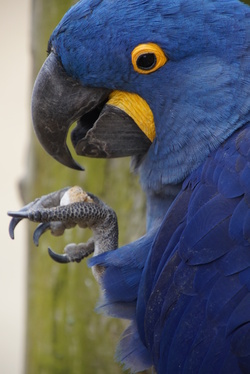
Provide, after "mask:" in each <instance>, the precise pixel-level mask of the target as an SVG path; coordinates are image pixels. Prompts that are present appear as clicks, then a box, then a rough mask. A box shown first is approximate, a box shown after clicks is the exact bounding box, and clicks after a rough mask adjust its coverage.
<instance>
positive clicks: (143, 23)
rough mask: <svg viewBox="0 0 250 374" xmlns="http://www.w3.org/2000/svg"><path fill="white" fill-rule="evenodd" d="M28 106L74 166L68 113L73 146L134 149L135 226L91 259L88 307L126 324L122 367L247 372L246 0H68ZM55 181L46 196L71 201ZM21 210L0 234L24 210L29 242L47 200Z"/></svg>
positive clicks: (47, 141)
mask: <svg viewBox="0 0 250 374" xmlns="http://www.w3.org/2000/svg"><path fill="white" fill-rule="evenodd" d="M32 111H33V123H34V128H35V131H36V134H37V136H38V138H39V140H40V142H41V143H42V145H43V146H44V148H45V149H46V150H47V151H48V152H49V154H50V155H51V156H53V157H54V158H55V159H57V160H58V161H60V162H61V163H63V164H64V165H67V166H69V167H73V168H76V169H80V166H79V165H78V164H77V163H76V162H75V161H74V160H73V159H72V156H71V154H70V152H69V150H68V148H67V145H66V136H67V133H68V130H69V127H70V125H71V124H72V123H73V122H74V121H77V125H76V127H75V129H74V130H73V131H72V133H71V139H72V143H73V146H74V148H75V150H76V152H77V154H79V155H83V156H89V157H121V156H132V165H133V167H134V169H135V170H136V172H138V173H139V176H140V183H141V186H142V189H143V191H144V192H145V194H146V197H147V232H146V234H145V236H143V237H142V238H140V239H138V240H137V241H135V242H133V243H131V244H128V245H126V246H124V247H122V248H118V249H116V250H114V251H111V250H109V249H115V248H111V247H110V248H107V250H106V249H105V251H99V252H98V253H97V254H98V255H97V256H94V257H92V259H91V260H90V265H91V266H93V267H96V268H97V269H99V270H100V269H101V271H100V272H99V278H98V279H99V281H100V283H101V286H102V288H103V289H104V290H105V292H104V296H103V300H102V305H101V306H100V308H101V309H102V310H103V311H105V312H107V313H108V314H110V315H113V316H116V317H120V318H128V319H130V320H131V324H130V326H129V327H128V328H127V330H126V331H125V332H124V334H123V336H122V338H121V341H120V343H119V346H118V357H119V359H120V360H121V362H123V363H124V364H125V367H126V368H130V369H131V370H132V371H133V372H138V371H141V370H144V369H147V368H149V367H151V366H153V367H154V368H155V370H156V372H157V373H161V374H165V373H169V374H172V373H234V374H235V373H250V8H249V7H248V6H247V5H245V4H243V3H241V2H240V1H238V0H203V1H202V0H165V1H162V0H130V1H124V0H116V1H112V0H92V1H91V0H83V1H79V2H78V3H77V4H76V5H74V6H73V7H72V8H71V9H70V10H69V11H68V12H67V13H66V14H65V16H64V17H63V19H62V20H61V22H60V23H59V25H58V26H57V27H56V29H55V30H54V32H53V33H52V35H51V38H50V41H49V47H48V57H47V59H46V61H45V63H44V65H43V67H42V68H41V71H40V73H39V75H38V78H37V81H36V83H35V87H34V91H33V99H32ZM65 191H66V192H67V191H68V190H67V189H66V190H63V191H61V192H59V193H57V195H56V196H57V198H56V200H57V201H58V202H59V203H58V204H59V205H60V202H61V205H64V206H65V204H66V206H70V204H69V201H68V200H67V202H66V203H62V198H63V196H64V193H65ZM81 193H82V192H81ZM51 196H52V195H51ZM53 196H55V195H53ZM88 198H89V199H90V200H89V204H93V202H92V200H93V201H96V202H97V204H99V202H98V201H97V200H95V199H96V198H95V197H94V196H91V195H90V197H88ZM49 199H50V198H49ZM53 199H54V197H53ZM53 199H52V200H53ZM91 199H92V200H91ZM46 201H48V200H46ZM54 201H55V199H54ZM37 204H38V205H37ZM39 204H40V205H39ZM67 204H69V205H67ZM100 204H101V203H100ZM31 206H32V209H33V213H30V208H29V207H28V208H27V207H26V208H25V209H24V210H21V211H20V212H21V213H19V215H18V214H16V215H15V214H14V213H13V212H12V213H10V215H12V216H13V217H14V218H13V220H14V221H12V228H11V230H12V235H13V230H14V226H15V225H16V223H17V222H18V221H19V220H21V218H23V217H27V218H29V219H33V220H36V221H40V222H43V223H42V226H41V228H40V229H38V231H37V232H38V234H36V238H35V240H37V238H38V237H39V236H40V234H41V233H42V232H43V231H44V230H45V229H46V228H48V227H49V228H50V229H51V228H52V226H51V225H50V220H53V217H52V215H50V218H49V219H48V218H47V221H49V222H48V223H47V224H46V223H45V222H46V218H44V215H43V214H40V213H41V212H40V213H39V209H35V208H37V207H38V208H41V207H44V206H45V207H46V204H44V205H43V204H42V203H37V202H35V203H34V204H33V205H32V204H31ZM47 206H49V204H47ZM105 209H106V208H105V206H101V208H100V210H101V211H102V212H103V211H106V210H105ZM27 212H28V213H27ZM60 212H61V213H60V214H61V215H60V214H59V213H53V214H54V216H55V215H56V219H57V220H58V221H60V220H61V221H63V219H65V220H66V221H67V219H68V218H67V217H68V216H67V217H66V218H65V217H64V213H65V211H64V213H62V210H61V211H60ZM65 214H66V213H65ZM74 214H75V213H74ZM77 214H78V213H76V215H77ZM91 214H92V213H91ZM66 215H67V214H66ZM63 217H64V218H63ZM91 217H92V218H93V215H92V216H91ZM92 218H91V219H92ZM113 218H114V215H113ZM89 219H90V218H89ZM114 219H115V218H114ZM54 220H55V219H54ZM91 222H92V226H93V227H94V229H95V227H96V226H95V225H96V222H94V220H92V221H91ZM93 222H94V223H93ZM46 225H47V226H46ZM65 225H66V226H67V224H66V223H65ZM45 226H46V227H45ZM66 226H64V228H65V227H66ZM67 227H70V225H69V226H67ZM107 227H108V223H107V222H106V228H107ZM107 230H108V228H107ZM115 230H116V228H115ZM52 231H53V230H52ZM104 231H105V232H107V231H106V229H105V230H104ZM102 233H103V232H102ZM98 235H99V236H102V234H100V232H99V234H98ZM98 235H97V236H98ZM97 236H96V237H97ZM106 239H107V240H109V237H108V238H106ZM108 243H109V242H108ZM106 244H107V243H106ZM113 245H114V244H113ZM90 247H91V248H90ZM88 248H90V249H89V252H88V251H87V252H88V253H87V252H86V253H87V254H89V253H90V252H92V251H93V248H94V247H93V243H92V244H91V245H90V246H89V247H88ZM85 249H86V248H85ZM100 252H104V253H101V254H99V253H100ZM50 253H51V255H52V257H53V256H54V258H55V259H57V260H59V261H60V259H61V260H62V261H63V259H65V256H66V260H67V261H70V260H73V258H70V254H69V253H70V251H68V252H67V253H66V254H65V255H58V256H56V254H54V253H53V252H50ZM63 256H64V257H63ZM82 257H84V256H83V255H82ZM75 259H76V260H80V255H79V257H78V258H75ZM67 261H65V262H67Z"/></svg>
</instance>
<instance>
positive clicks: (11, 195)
mask: <svg viewBox="0 0 250 374" xmlns="http://www.w3.org/2000/svg"><path fill="white" fill-rule="evenodd" d="M30 16H31V0H8V1H5V0H0V46H1V59H0V71H1V85H0V113H1V114H0V115H1V128H2V136H1V139H2V141H1V146H0V152H1V154H0V165H1V166H0V167H1V172H2V177H1V187H0V190H1V193H0V232H1V245H0V258H1V262H0V295H1V302H0V372H1V373H3V374H20V373H23V367H24V334H25V304H26V263H27V261H26V259H27V250H26V245H25V241H26V235H25V228H24V227H23V230H19V232H18V233H17V240H15V241H12V240H11V239H10V238H9V236H8V224H9V218H8V217H7V214H6V212H7V210H11V209H12V210H15V209H18V208H19V207H21V205H22V202H21V199H20V194H19V189H18V183H19V181H20V179H21V178H22V177H23V175H24V170H25V164H26V157H27V147H28V141H29V135H28V134H29V123H30V113H29V107H30V99H29V96H30V87H31V85H30V78H31V70H30V68H31V53H30V51H31V48H30V38H31V34H30V25H31V22H30Z"/></svg>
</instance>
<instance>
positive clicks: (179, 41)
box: [32, 0, 250, 192]
mask: <svg viewBox="0 0 250 374" xmlns="http://www.w3.org/2000/svg"><path fill="white" fill-rule="evenodd" d="M243 19H244V22H241V20H243ZM246 19H248V23H247V22H246ZM249 22H250V17H249V7H247V6H246V5H244V4H242V3H240V2H239V1H238V0H217V1H214V0H206V1H201V0H166V1H161V0H154V1H152V0H151V1H145V0H131V1H124V0H115V1H113V0H82V1H79V2H78V3H77V4H76V5H74V6H73V7H72V8H71V9H70V10H69V11H68V12H67V13H66V14H65V16H64V17H63V19H62V20H61V22H60V23H59V25H58V26H57V27H56V29H55V30H54V32H53V33H52V35H51V38H50V40H49V46H48V57H47V59H46V61H45V62H44V65H43V66H42V68H41V70H40V72H39V74H38V77H37V79H36V83H35V85H34V90H33V98H32V115H33V123H34V128H35V131H36V134H37V136H38V138H39V140H40V142H41V144H42V145H43V147H44V148H45V150H46V151H47V152H48V153H49V154H50V155H51V156H53V157H54V158H55V159H56V160H58V161H59V162H61V163H62V164H64V165H67V166H69V167H72V168H75V169H80V168H81V167H80V166H79V165H78V164H77V163H76V162H75V161H74V160H73V158H72V156H71V154H70V152H69V149H68V147H67V144H66V138H67V135H68V132H69V128H70V127H71V125H72V124H73V123H74V122H76V123H77V124H76V127H75V128H74V130H73V131H72V132H71V140H72V144H73V146H74V148H75V150H76V153H77V154H78V155H82V156H88V157H102V158H103V157H107V158H110V157H123V156H132V157H133V158H134V160H135V164H136V167H137V169H138V170H139V172H140V176H141V182H142V185H143V187H144V189H145V190H149V189H151V190H152V189H153V190H154V191H156V192H160V191H162V190H163V188H164V186H165V185H169V184H176V183H179V182H181V181H183V179H184V178H185V177H186V176H187V175H188V174H189V173H190V172H191V171H192V170H193V169H194V168H196V167H197V166H198V165H199V164H200V163H201V162H202V161H203V160H204V159H205V158H206V157H207V155H208V154H209V153H210V152H211V151H212V150H213V149H216V148H217V147H218V146H219V144H221V143H222V142H223V140H224V139H226V138H227V137H228V136H230V135H231V134H232V133H233V132H234V131H235V130H236V129H237V128H238V127H240V126H243V125H244V124H245V123H246V121H249V120H250V111H249V107H250V94H249V86H250V85H249V63H248V64H247V59H249V52H250V49H249V48H250V47H249V39H250V38H249V32H250V31H249V30H250V27H246V26H247V25H248V26H249ZM247 82H248V84H247Z"/></svg>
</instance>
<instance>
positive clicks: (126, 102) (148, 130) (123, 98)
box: [107, 91, 155, 142]
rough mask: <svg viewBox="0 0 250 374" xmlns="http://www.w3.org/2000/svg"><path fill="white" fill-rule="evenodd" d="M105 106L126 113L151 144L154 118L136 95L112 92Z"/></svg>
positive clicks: (153, 136) (142, 100) (153, 132)
mask: <svg viewBox="0 0 250 374" xmlns="http://www.w3.org/2000/svg"><path fill="white" fill-rule="evenodd" d="M107 105H112V106H115V107H117V108H119V109H121V110H123V111H124V112H125V113H127V114H128V115H129V116H130V117H131V118H132V119H133V120H134V121H135V123H136V124H137V126H138V127H139V128H140V129H141V130H142V131H143V132H144V134H145V135H146V136H147V137H148V139H149V140H151V142H153V140H154V138H155V123H154V116H153V113H152V111H151V109H150V107H149V106H148V104H147V102H146V101H145V100H144V99H142V98H141V97H140V96H139V95H137V94H133V93H129V92H124V91H113V92H112V93H111V94H110V96H109V100H108V102H107Z"/></svg>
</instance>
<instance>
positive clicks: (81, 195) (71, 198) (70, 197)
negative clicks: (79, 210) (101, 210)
mask: <svg viewBox="0 0 250 374" xmlns="http://www.w3.org/2000/svg"><path fill="white" fill-rule="evenodd" d="M80 201H83V202H86V203H93V202H94V201H93V199H92V198H91V197H90V196H89V195H88V194H87V192H85V191H83V189H82V188H81V187H79V186H74V187H71V188H69V189H68V190H67V191H66V192H65V194H64V195H63V197H62V198H61V200H60V205H61V206H62V205H68V204H73V203H78V202H80Z"/></svg>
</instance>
